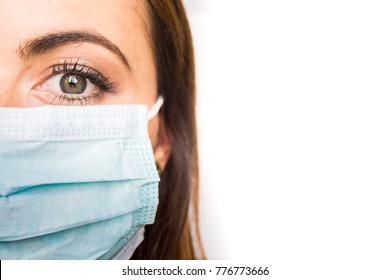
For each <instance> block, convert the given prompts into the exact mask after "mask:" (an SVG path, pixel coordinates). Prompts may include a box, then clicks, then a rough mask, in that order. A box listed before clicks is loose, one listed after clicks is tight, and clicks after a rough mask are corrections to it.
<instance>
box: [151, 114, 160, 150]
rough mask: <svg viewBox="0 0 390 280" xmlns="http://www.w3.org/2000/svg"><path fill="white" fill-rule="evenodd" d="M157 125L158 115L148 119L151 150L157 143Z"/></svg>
mask: <svg viewBox="0 0 390 280" xmlns="http://www.w3.org/2000/svg"><path fill="white" fill-rule="evenodd" d="M158 127H159V117H158V116H156V117H154V118H153V119H152V120H150V121H149V126H148V133H149V137H150V141H151V142H152V147H153V151H154V150H155V148H156V146H157V144H158Z"/></svg>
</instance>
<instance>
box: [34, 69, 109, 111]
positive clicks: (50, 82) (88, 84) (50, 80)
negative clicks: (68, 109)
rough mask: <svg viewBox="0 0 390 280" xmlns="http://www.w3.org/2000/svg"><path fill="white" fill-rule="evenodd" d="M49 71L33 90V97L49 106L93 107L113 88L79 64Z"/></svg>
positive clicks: (103, 78)
mask: <svg viewBox="0 0 390 280" xmlns="http://www.w3.org/2000/svg"><path fill="white" fill-rule="evenodd" d="M50 68H51V69H50V73H49V74H48V75H47V76H46V77H45V78H44V79H43V81H42V82H41V83H39V84H38V85H37V86H36V87H34V91H35V95H40V96H39V97H40V98H41V99H43V100H44V102H45V103H48V104H53V105H92V104H96V103H97V102H98V101H99V99H100V98H101V97H102V96H103V95H104V94H107V93H111V92H113V90H114V88H115V83H112V82H110V81H109V79H108V78H107V77H105V76H104V75H102V74H101V73H100V72H98V71H97V70H95V69H93V68H91V67H89V66H87V65H84V64H81V63H79V61H76V62H72V61H63V62H62V63H57V64H54V65H52V66H51V67H50Z"/></svg>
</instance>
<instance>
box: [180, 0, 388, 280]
mask: <svg viewBox="0 0 390 280" xmlns="http://www.w3.org/2000/svg"><path fill="white" fill-rule="evenodd" d="M184 2H185V4H186V7H187V10H188V16H189V19H190V23H191V26H192V32H193V37H194V43H195V49H196V60H197V78H198V104H197V112H198V129H199V152H200V167H201V188H202V189H201V200H202V202H201V229H202V234H203V240H204V245H205V248H206V252H207V255H208V257H209V258H210V259H233V260H245V259H250V260H256V259H257V260H259V261H261V262H262V264H263V265H264V264H267V263H268V264H271V265H272V266H273V268H274V272H275V273H279V274H280V278H278V279H303V278H305V277H307V279H310V278H311V279H389V277H390V272H389V270H388V269H390V241H389V240H390V226H389V223H390V219H389V215H390V206H389V201H390V192H389V191H388V188H389V183H390V173H389V171H390V133H389V130H390V127H389V123H390V102H389V101H390V98H389V94H390V79H389V78H390V1H377V0H370V1H359V0H355V1H345V0H337V1H336V0H327V1H301V0H300V1H278V0H273V1H260V0H258V1H257V0H253V1H251V0H241V1H237V0H236V1H233V0H185V1H184ZM305 279H306V278H305Z"/></svg>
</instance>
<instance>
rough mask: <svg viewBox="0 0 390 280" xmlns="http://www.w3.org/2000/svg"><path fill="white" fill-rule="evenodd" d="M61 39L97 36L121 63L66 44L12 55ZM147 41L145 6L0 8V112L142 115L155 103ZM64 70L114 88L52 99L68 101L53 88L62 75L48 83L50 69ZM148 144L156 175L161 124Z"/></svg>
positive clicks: (84, 2)
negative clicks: (118, 108)
mask: <svg viewBox="0 0 390 280" xmlns="http://www.w3.org/2000/svg"><path fill="white" fill-rule="evenodd" d="M91 3H94V4H91ZM64 32H87V33H91V34H95V35H96V36H102V37H104V38H106V39H107V40H109V41H110V42H111V43H112V44H113V45H115V46H116V47H117V48H118V49H119V50H120V51H121V52H122V54H123V57H120V55H118V53H116V52H114V51H113V50H110V49H108V48H106V47H104V46H101V45H100V44H97V43H94V42H72V43H67V44H63V45H61V46H57V47H56V48H54V49H51V50H50V51H47V52H45V53H43V54H34V55H31V56H26V55H23V54H21V53H20V50H21V48H24V47H26V46H27V45H28V43H29V42H31V41H32V40H35V39H37V38H40V37H42V36H46V35H48V34H55V33H64ZM148 34H149V33H148V15H147V12H146V8H145V3H144V2H143V1H139V0H116V1H112V0H99V1H91V0H66V1H64V0H63V1H61V0H34V1H30V0H13V1H9V0H0V43H1V52H0V65H1V67H0V84H1V88H0V107H32V106H42V105H47V104H51V105H71V106H80V105H100V104H145V105H147V106H148V107H149V108H150V107H151V106H152V105H153V104H154V103H155V101H156V98H157V96H156V95H157V83H156V69H155V65H154V62H153V52H152V47H151V42H150V38H149V35H148ZM124 60H126V61H127V63H128V65H126V63H125V62H124ZM64 62H65V63H66V64H68V65H70V66H69V67H70V68H72V67H73V66H74V65H75V64H76V65H78V66H79V67H80V66H81V67H83V69H84V70H85V69H93V70H94V72H97V73H99V74H100V75H101V76H102V77H104V78H105V79H107V80H108V81H109V82H110V83H113V84H115V86H114V88H113V89H112V90H111V91H110V92H109V93H107V92H101V90H100V91H99V88H98V87H97V86H95V85H94V84H93V83H89V84H88V85H87V88H86V90H85V92H83V93H82V94H80V95H77V96H76V97H80V96H82V97H87V96H92V95H93V94H95V93H97V92H99V97H96V98H90V99H89V100H88V102H87V101H85V102H84V101H72V102H69V101H67V100H65V99H64V98H63V97H62V98H60V96H65V97H69V96H75V95H74V94H73V95H72V94H70V95H69V94H67V93H64V92H62V90H61V88H60V87H59V82H60V80H61V78H62V77H63V75H64V73H59V74H57V75H55V76H50V75H52V72H53V65H63V64H64ZM65 74H66V73H65ZM86 81H87V80H86ZM149 136H150V139H151V141H152V146H153V150H154V155H155V161H156V162H157V163H158V164H159V165H160V167H161V168H162V169H163V168H164V167H165V165H166V162H167V160H168V158H169V154H170V144H169V140H168V137H167V135H166V133H165V130H164V125H163V121H162V119H161V117H158V116H157V117H155V118H154V119H152V120H151V121H150V122H149Z"/></svg>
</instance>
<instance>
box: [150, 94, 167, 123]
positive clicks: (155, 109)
mask: <svg viewBox="0 0 390 280" xmlns="http://www.w3.org/2000/svg"><path fill="white" fill-rule="evenodd" d="M163 104H164V98H163V97H162V96H159V97H158V98H157V100H156V103H154V105H153V106H152V107H151V108H150V110H149V112H148V121H150V120H151V119H153V118H154V117H155V116H156V115H157V114H158V111H160V108H161V106H162V105H163Z"/></svg>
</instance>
